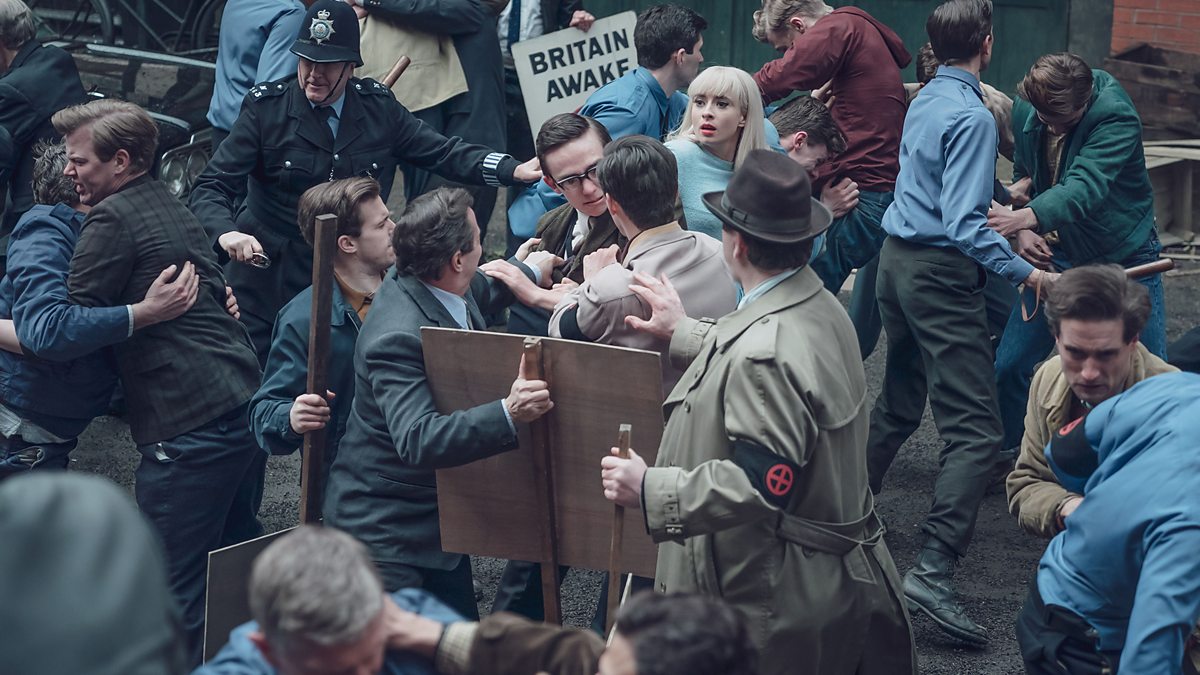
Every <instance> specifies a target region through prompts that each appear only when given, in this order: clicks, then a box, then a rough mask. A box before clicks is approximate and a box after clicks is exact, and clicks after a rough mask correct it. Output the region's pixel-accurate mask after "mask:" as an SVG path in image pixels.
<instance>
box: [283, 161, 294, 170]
mask: <svg viewBox="0 0 1200 675" xmlns="http://www.w3.org/2000/svg"><path fill="white" fill-rule="evenodd" d="M283 168H285V169H290V168H292V160H290V159H288V160H284V162H283Z"/></svg>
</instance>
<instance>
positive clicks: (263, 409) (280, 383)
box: [250, 307, 335, 455]
mask: <svg viewBox="0 0 1200 675" xmlns="http://www.w3.org/2000/svg"><path fill="white" fill-rule="evenodd" d="M284 311H285V312H286V311H287V308H286V307H285V308H284ZM307 318H308V317H307V316H306V317H305V319H307ZM308 323H309V322H308V321H307V320H305V321H289V320H288V319H287V318H286V317H284V316H283V312H281V313H280V317H279V319H278V320H277V321H276V323H275V330H274V331H273V334H272V336H271V351H270V354H269V355H268V356H267V365H266V367H265V368H264V369H263V379H262V385H261V386H259V388H258V391H256V392H254V397H253V398H251V399H250V429H251V431H253V432H254V438H255V439H257V440H258V444H259V445H260V446H262V448H263V449H264V450H266V451H268V452H270V453H271V454H272V455H289V454H291V453H293V452H295V451H296V450H298V449H299V448H300V446H301V445H302V444H303V442H304V437H303V436H301V435H300V434H297V433H296V432H295V431H292V424H291V419H290V418H289V416H288V415H289V413H290V412H291V410H292V402H293V401H295V400H296V397H297V396H299V395H300V394H303V393H304V392H305V389H306V388H307V386H308ZM332 420H333V418H332V417H331V424H333V423H335V422H333V421H332Z"/></svg>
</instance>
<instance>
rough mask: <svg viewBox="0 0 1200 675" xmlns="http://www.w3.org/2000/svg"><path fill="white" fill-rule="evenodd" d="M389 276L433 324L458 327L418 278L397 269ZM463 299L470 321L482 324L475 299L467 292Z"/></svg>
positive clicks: (443, 306) (481, 316)
mask: <svg viewBox="0 0 1200 675" xmlns="http://www.w3.org/2000/svg"><path fill="white" fill-rule="evenodd" d="M389 278H390V279H394V280H395V281H396V283H397V284H398V285H399V286H400V288H401V290H403V291H404V292H405V293H407V294H408V296H409V297H410V298H412V300H413V302H415V303H416V305H417V307H418V308H419V309H420V310H421V313H422V314H424V315H425V318H426V319H428V320H429V321H430V322H432V323H433V324H434V325H436V326H438V327H439V328H459V325H458V322H457V321H455V320H454V317H452V316H450V312H448V311H446V307H445V305H443V304H442V303H441V301H440V300H438V299H437V298H435V297H433V293H430V292H429V289H428V288H425V284H423V283H421V280H420V279H418V278H416V277H414V276H412V275H411V274H402V273H401V272H398V271H393V272H392V273H391V276H390V277H389ZM463 299H464V300H466V302H467V315H468V317H469V318H470V320H471V323H474V324H475V325H477V326H482V325H484V324H483V315H482V314H481V313H480V312H479V308H478V307H476V306H475V301H474V299H473V298H472V297H471V295H470V294H467V295H466V296H464V297H463Z"/></svg>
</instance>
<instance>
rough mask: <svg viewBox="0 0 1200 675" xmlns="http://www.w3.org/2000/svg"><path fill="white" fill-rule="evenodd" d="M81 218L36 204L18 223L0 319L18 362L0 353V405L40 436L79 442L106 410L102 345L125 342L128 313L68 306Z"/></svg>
mask: <svg viewBox="0 0 1200 675" xmlns="http://www.w3.org/2000/svg"><path fill="white" fill-rule="evenodd" d="M83 218H84V216H83V214H82V213H80V212H78V211H76V210H75V209H72V208H71V207H69V206H67V205H65V204H59V205H57V206H45V205H41V204H39V205H36V206H34V207H33V208H32V209H30V210H29V211H28V212H26V213H25V215H24V216H22V217H21V219H20V220H19V221H18V222H17V225H16V228H15V229H13V233H12V237H11V239H10V240H9V244H8V271H7V273H6V275H5V277H4V279H3V280H2V281H0V316H3V317H11V318H12V319H13V323H14V324H15V326H16V331H17V338H18V340H20V342H21V346H22V348H23V349H24V351H25V354H24V355H17V354H12V353H9V352H7V351H3V350H0V399H2V400H3V401H4V404H5V405H7V406H8V407H9V408H12V409H14V411H16V412H19V413H21V414H22V415H26V416H28V417H29V419H30V420H31V421H33V422H35V423H37V424H39V425H41V426H42V427H44V428H45V429H46V430H48V431H50V432H52V433H54V434H56V435H58V436H62V437H64V438H69V437H72V436H76V435H78V434H79V433H80V432H82V431H83V429H84V428H85V427H87V425H88V422H90V421H91V419H92V418H93V417H95V416H96V415H99V414H102V413H103V412H104V411H105V410H106V409H107V406H108V402H109V398H110V397H111V395H112V388H113V386H114V385H115V384H116V381H117V372H116V362H115V360H114V357H113V354H112V352H111V350H109V349H102V348H103V347H107V346H108V345H111V344H115V343H117V342H121V341H122V340H125V339H126V338H128V337H129V332H130V315H129V310H128V308H126V307H81V306H78V305H70V304H68V303H67V274H68V272H69V271H70V267H71V256H72V255H73V254H74V253H75V243H76V241H77V240H78V239H79V230H80V227H81V226H82V225H83Z"/></svg>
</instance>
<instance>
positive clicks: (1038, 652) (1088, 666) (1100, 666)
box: [1016, 578, 1121, 675]
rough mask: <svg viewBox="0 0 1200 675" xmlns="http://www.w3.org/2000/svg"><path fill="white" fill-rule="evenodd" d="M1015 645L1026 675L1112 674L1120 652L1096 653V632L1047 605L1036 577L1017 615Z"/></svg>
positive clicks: (1053, 606)
mask: <svg viewBox="0 0 1200 675" xmlns="http://www.w3.org/2000/svg"><path fill="white" fill-rule="evenodd" d="M1016 628H1017V644H1019V645H1020V646H1021V659H1022V660H1024V661H1025V672H1026V673H1028V674H1029V675H1091V674H1092V673H1095V674H1096V675H1101V674H1104V675H1108V674H1109V673H1111V674H1113V675H1115V673H1116V672H1117V665H1118V663H1119V662H1120V660H1121V654H1120V652H1116V653H1113V652H1100V651H1097V635H1096V629H1094V628H1092V627H1091V626H1090V625H1088V623H1087V622H1086V621H1084V620H1083V619H1081V618H1080V617H1079V616H1078V615H1076V614H1075V613H1073V612H1071V611H1069V610H1066V609H1064V608H1062V607H1058V606H1055V605H1049V606H1047V605H1046V604H1044V603H1043V602H1042V596H1041V593H1039V592H1038V588H1037V580H1036V578H1035V579H1034V580H1033V581H1030V583H1029V595H1028V596H1027V597H1026V598H1025V606H1024V607H1022V608H1021V613H1020V614H1018V615H1017V626H1016Z"/></svg>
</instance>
